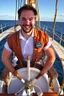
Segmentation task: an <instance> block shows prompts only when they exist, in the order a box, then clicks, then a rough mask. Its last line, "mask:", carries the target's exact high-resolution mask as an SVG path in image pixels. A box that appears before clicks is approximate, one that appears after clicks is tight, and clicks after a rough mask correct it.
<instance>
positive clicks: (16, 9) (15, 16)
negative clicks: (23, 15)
mask: <svg viewBox="0 0 64 96" xmlns="http://www.w3.org/2000/svg"><path fill="white" fill-rule="evenodd" d="M16 13H17V0H16V8H15V25H16Z"/></svg>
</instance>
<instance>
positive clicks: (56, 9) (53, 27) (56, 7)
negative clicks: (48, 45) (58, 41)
mask: <svg viewBox="0 0 64 96" xmlns="http://www.w3.org/2000/svg"><path fill="white" fill-rule="evenodd" d="M57 11H58V0H56V6H55V15H54V24H53V26H52V32H53V36H52V40H53V39H54V29H55V25H56V16H57Z"/></svg>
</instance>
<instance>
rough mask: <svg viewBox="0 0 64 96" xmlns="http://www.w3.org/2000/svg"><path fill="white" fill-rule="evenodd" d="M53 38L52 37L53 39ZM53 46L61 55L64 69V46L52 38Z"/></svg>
mask: <svg viewBox="0 0 64 96" xmlns="http://www.w3.org/2000/svg"><path fill="white" fill-rule="evenodd" d="M50 39H51V38H50ZM51 40H52V39H51ZM52 46H53V48H54V50H55V51H56V53H57V55H58V56H59V58H60V60H61V62H62V67H63V70H64V47H63V46H61V45H60V44H59V43H58V42H56V41H55V40H52Z"/></svg>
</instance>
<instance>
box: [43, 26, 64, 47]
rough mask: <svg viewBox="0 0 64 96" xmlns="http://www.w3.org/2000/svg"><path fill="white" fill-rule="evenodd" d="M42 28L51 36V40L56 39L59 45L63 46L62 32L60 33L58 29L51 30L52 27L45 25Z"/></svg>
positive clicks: (63, 34)
mask: <svg viewBox="0 0 64 96" xmlns="http://www.w3.org/2000/svg"><path fill="white" fill-rule="evenodd" d="M42 30H43V31H45V32H46V33H48V34H49V35H50V36H51V37H52V39H53V40H55V39H56V41H57V42H58V43H60V45H62V46H64V39H63V38H64V37H63V36H64V33H61V32H58V31H54V32H53V31H52V28H48V27H47V26H43V28H42ZM53 34H54V38H53ZM55 37H56V38H55Z"/></svg>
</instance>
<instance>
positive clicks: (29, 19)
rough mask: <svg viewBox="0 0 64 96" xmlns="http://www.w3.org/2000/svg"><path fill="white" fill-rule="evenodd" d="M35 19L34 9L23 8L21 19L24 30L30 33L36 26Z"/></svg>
mask: <svg viewBox="0 0 64 96" xmlns="http://www.w3.org/2000/svg"><path fill="white" fill-rule="evenodd" d="M35 20H36V17H35V15H34V13H33V11H32V10H23V11H22V12H21V16H20V19H19V21H20V25H21V27H22V30H23V32H25V33H29V32H30V31H31V30H32V29H33V27H34V24H35Z"/></svg>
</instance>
